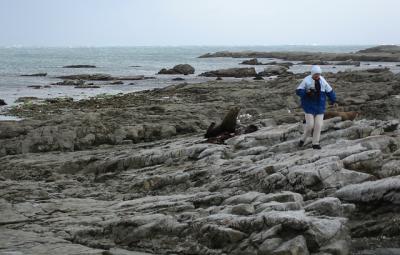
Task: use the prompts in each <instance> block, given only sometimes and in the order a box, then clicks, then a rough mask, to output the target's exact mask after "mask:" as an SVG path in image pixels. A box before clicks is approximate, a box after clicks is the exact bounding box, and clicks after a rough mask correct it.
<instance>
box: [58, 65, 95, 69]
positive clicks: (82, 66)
mask: <svg viewBox="0 0 400 255" xmlns="http://www.w3.org/2000/svg"><path fill="white" fill-rule="evenodd" d="M63 68H96V66H95V65H68V66H63Z"/></svg>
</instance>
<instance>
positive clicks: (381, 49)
mask: <svg viewBox="0 0 400 255" xmlns="http://www.w3.org/2000/svg"><path fill="white" fill-rule="evenodd" d="M358 53H393V54H396V53H400V46H399V45H379V46H375V47H371V48H368V49H365V50H359V51H358Z"/></svg>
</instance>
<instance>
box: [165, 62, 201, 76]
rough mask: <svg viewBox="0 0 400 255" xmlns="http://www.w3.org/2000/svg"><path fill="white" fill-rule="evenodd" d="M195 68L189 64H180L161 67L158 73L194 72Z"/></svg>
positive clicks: (185, 73) (184, 73) (186, 73)
mask: <svg viewBox="0 0 400 255" xmlns="http://www.w3.org/2000/svg"><path fill="white" fill-rule="evenodd" d="M194 71H195V70H194V68H193V67H192V66H191V65H189V64H180V65H176V66H174V67H173V68H172V69H165V68H163V69H161V70H160V71H159V72H158V74H183V75H188V74H194Z"/></svg>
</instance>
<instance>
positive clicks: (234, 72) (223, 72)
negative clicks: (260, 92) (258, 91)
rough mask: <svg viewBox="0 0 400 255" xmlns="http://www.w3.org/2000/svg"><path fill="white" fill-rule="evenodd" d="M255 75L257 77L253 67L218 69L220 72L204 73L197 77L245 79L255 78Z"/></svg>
mask: <svg viewBox="0 0 400 255" xmlns="http://www.w3.org/2000/svg"><path fill="white" fill-rule="evenodd" d="M256 75H257V73H256V70H255V69H254V67H252V68H228V69H220V70H215V71H209V72H205V73H202V74H200V75H199V76H205V77H234V78H245V77H255V76H256Z"/></svg>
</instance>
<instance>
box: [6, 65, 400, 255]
mask: <svg viewBox="0 0 400 255" xmlns="http://www.w3.org/2000/svg"><path fill="white" fill-rule="evenodd" d="M286 65H287V63H286ZM307 67H308V66H307ZM249 70H250V71H249ZM216 73H217V76H218V77H211V78H208V79H209V80H208V81H205V82H204V81H203V82H199V83H189V82H187V81H181V82H175V84H173V85H169V86H166V87H162V88H155V89H151V90H142V91H137V92H131V93H126V94H119V95H104V96H103V97H94V98H90V99H84V100H79V101H75V100H71V99H48V100H45V101H44V103H43V104H33V103H25V104H21V105H18V106H16V107H13V108H12V109H10V111H9V113H10V114H13V115H14V116H18V117H20V118H23V120H21V121H4V122H0V190H1V191H2V196H1V199H0V216H4V217H0V225H1V226H0V228H1V229H0V230H1V231H0V240H3V242H4V243H5V244H4V245H3V247H0V248H3V249H4V250H5V251H6V252H8V251H10V252H14V251H16V250H18V251H21V252H22V253H29V254H32V253H37V254H39V253H40V254H44V253H48V251H50V252H53V253H54V252H55V251H59V249H64V252H60V253H65V249H67V250H68V251H74V253H76V254H82V253H90V254H99V255H100V254H115V255H116V254H130V253H132V252H144V253H147V254H149V255H151V254H170V253H171V254H172V253H174V254H175V253H177V252H178V253H181V254H192V255H202V254H213V255H221V254H238V255H239V254H249V255H256V254H260V253H265V254H271V253H272V254H273V253H279V254H283V253H285V254H286V253H288V254H289V253H291V252H292V250H293V249H301V250H303V251H305V253H306V254H329V253H332V254H333V253H335V254H336V253H337V254H375V253H377V251H382V252H386V251H388V252H392V251H395V252H397V251H398V250H399V248H398V245H397V244H399V243H400V235H399V234H398V233H399V232H398V230H399V228H398V224H396V223H397V222H398V221H399V220H400V216H399V215H398V213H397V212H398V211H399V210H400V201H399V190H400V168H399V162H400V97H399V95H400V73H393V72H392V71H391V70H390V69H388V68H375V67H370V68H369V69H367V70H348V71H342V72H324V73H323V76H324V77H325V79H326V80H327V81H328V82H329V83H330V84H331V86H332V87H333V88H334V90H335V91H336V93H337V98H338V103H339V108H335V109H332V108H327V111H328V112H330V113H334V114H333V115H332V116H336V117H333V118H327V119H325V120H324V125H323V129H322V135H321V146H322V149H321V150H313V149H312V148H311V142H310V141H309V142H306V144H305V146H304V147H301V148H299V147H298V142H299V139H300V137H301V134H302V132H303V119H304V113H303V110H302V109H301V107H300V100H299V98H298V96H297V95H296V94H295V89H296V88H297V85H298V84H299V83H300V82H301V80H302V79H303V78H304V77H305V76H306V75H308V73H304V72H300V73H294V72H291V71H290V69H288V68H287V66H285V65H279V64H276V65H274V66H273V67H267V69H266V70H263V71H262V72H258V73H257V72H256V69H254V70H253V69H252V67H251V66H245V67H244V69H241V68H239V69H238V68H230V69H224V70H219V71H214V72H209V73H207V74H205V75H215V74H216ZM260 73H261V74H260ZM255 74H256V75H257V77H254V76H255ZM222 75H228V76H232V77H238V76H243V77H244V78H230V77H228V78H225V77H222V78H221V76H222ZM182 77H184V76H182ZM217 79H218V80H217ZM233 108H236V109H237V108H240V111H239V114H238V119H237V120H238V127H237V130H235V133H230V134H229V135H230V136H229V137H228V139H226V140H224V141H223V142H221V143H213V142H210V141H209V140H207V139H205V138H204V134H205V133H206V131H207V130H209V128H210V124H211V123H213V122H214V123H216V124H217V125H218V124H219V123H221V121H222V119H223V118H224V116H225V115H226V114H227V112H228V111H230V110H231V109H233ZM235 111H236V110H235ZM335 114H336V115H335ZM327 115H328V114H327ZM350 115H352V116H353V117H351V116H350ZM348 116H350V117H348ZM250 125H252V127H253V130H251V131H250V132H239V131H240V130H244V129H245V128H246V127H248V126H250ZM236 131H238V132H236ZM366 224H368V226H369V227H368V228H365V225H366ZM382 236H385V238H384V239H382ZM32 244H33V246H34V248H32ZM60 247H62V248H60Z"/></svg>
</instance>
